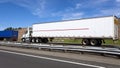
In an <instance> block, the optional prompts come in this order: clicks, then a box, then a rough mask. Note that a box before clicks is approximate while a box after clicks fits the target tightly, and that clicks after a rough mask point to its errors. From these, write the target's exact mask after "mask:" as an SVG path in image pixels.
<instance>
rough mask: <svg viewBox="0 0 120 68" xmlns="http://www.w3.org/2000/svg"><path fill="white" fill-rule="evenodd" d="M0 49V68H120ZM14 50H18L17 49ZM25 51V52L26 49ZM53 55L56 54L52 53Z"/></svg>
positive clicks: (105, 64)
mask: <svg viewBox="0 0 120 68" xmlns="http://www.w3.org/2000/svg"><path fill="white" fill-rule="evenodd" d="M1 48H2V47H1V46H0V68H120V65H119V61H118V65H116V64H115V65H114V64H107V63H101V62H97V61H90V60H88V59H87V58H86V59H87V60H82V59H73V58H69V59H68V58H64V57H55V56H50V55H43V54H32V53H27V52H20V51H15V50H14V49H12V50H6V49H1ZM5 48H6V47H5ZM7 48H8V47H7ZM15 49H16V50H18V49H19V48H15ZM21 50H22V49H21ZM25 50H26V51H27V49H25ZM28 50H30V51H32V52H35V53H37V51H36V50H35V51H34V50H32V49H28ZM22 51H23V50H22ZM39 52H40V51H39ZM41 52H42V51H41ZM46 53H47V52H46ZM56 53H57V52H56ZM64 54H65V53H64ZM66 54H67V53H66ZM54 55H56V54H55V53H54ZM61 55H63V54H61ZM73 55H74V54H73ZM63 56H64V55H63ZM68 56H69V55H68ZM71 56H72V54H71ZM69 57H70V56H69ZM84 57H85V56H84ZM88 57H89V56H88ZM78 58H79V57H78ZM98 59H101V58H98ZM103 60H104V58H103ZM118 60H119V59H118ZM113 62H114V60H113Z"/></svg>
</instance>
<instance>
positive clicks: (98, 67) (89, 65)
mask: <svg viewBox="0 0 120 68" xmlns="http://www.w3.org/2000/svg"><path fill="white" fill-rule="evenodd" d="M0 52H5V53H10V54H16V55H22V56H28V57H34V58H39V59H45V60H52V61H57V62H64V63H69V64H75V65H82V66H88V67H93V68H106V67H102V66H97V65H91V64H84V63H79V62H73V61H67V60H61V59H54V58H49V57H42V56H36V55H31V54H25V53H17V52H12V51H5V50H0Z"/></svg>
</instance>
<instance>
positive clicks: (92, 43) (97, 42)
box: [90, 39, 99, 46]
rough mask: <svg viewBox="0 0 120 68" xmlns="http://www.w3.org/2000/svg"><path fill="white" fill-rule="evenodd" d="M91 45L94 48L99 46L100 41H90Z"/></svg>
mask: <svg viewBox="0 0 120 68" xmlns="http://www.w3.org/2000/svg"><path fill="white" fill-rule="evenodd" d="M90 44H91V45H93V46H97V45H98V44H99V41H98V40H97V39H92V40H90Z"/></svg>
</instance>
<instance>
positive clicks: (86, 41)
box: [82, 39, 90, 45]
mask: <svg viewBox="0 0 120 68" xmlns="http://www.w3.org/2000/svg"><path fill="white" fill-rule="evenodd" d="M82 44H83V45H89V44H90V40H89V39H83V40H82Z"/></svg>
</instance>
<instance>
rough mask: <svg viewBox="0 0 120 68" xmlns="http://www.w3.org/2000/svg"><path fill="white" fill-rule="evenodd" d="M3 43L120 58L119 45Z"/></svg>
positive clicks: (4, 43) (5, 43)
mask: <svg viewBox="0 0 120 68" xmlns="http://www.w3.org/2000/svg"><path fill="white" fill-rule="evenodd" d="M0 44H1V45H7V46H15V47H26V48H38V49H49V50H62V51H77V52H92V53H100V54H102V55H103V54H110V55H116V56H118V57H119V58H120V48H117V47H94V46H75V45H67V46H64V45H56V44H33V43H17V42H0Z"/></svg>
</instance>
